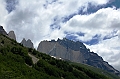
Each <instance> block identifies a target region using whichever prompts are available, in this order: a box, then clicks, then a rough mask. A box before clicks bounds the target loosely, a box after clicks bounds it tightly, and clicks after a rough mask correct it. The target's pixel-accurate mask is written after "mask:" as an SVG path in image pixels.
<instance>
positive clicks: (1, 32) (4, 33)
mask: <svg viewBox="0 0 120 79" xmlns="http://www.w3.org/2000/svg"><path fill="white" fill-rule="evenodd" d="M0 34H3V35H7V33H6V31H5V30H4V29H3V26H0Z"/></svg>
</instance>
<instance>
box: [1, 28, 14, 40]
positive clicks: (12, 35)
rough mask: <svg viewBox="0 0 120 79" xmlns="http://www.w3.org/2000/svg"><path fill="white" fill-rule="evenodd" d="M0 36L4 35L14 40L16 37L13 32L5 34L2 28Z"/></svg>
mask: <svg viewBox="0 0 120 79" xmlns="http://www.w3.org/2000/svg"><path fill="white" fill-rule="evenodd" d="M0 34H3V35H6V36H8V37H9V38H11V39H14V40H16V35H15V33H14V31H10V32H9V33H8V34H7V32H6V31H5V30H4V28H3V26H0Z"/></svg>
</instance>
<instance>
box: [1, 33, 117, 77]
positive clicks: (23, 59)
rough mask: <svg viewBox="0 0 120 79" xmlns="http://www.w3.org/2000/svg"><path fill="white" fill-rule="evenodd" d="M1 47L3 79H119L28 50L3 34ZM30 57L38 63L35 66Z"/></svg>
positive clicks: (101, 71) (103, 72) (97, 70)
mask: <svg viewBox="0 0 120 79" xmlns="http://www.w3.org/2000/svg"><path fill="white" fill-rule="evenodd" d="M0 43H1V44H0V60H1V63H0V79H17V78H19V79H119V77H117V76H115V75H113V74H110V73H108V72H105V71H103V70H100V69H97V68H94V67H90V66H87V65H82V64H80V63H78V64H77V63H72V62H67V61H64V60H58V59H55V58H52V57H50V56H49V55H46V54H43V53H40V52H38V51H36V50H35V49H31V48H26V47H24V46H23V45H21V44H20V43H17V42H16V41H15V40H12V39H10V38H9V37H8V36H6V35H3V34H0ZM29 54H31V55H34V56H35V57H37V58H38V59H39V61H38V62H36V64H35V63H34V62H33V61H32V59H31V56H29ZM31 67H32V68H31Z"/></svg>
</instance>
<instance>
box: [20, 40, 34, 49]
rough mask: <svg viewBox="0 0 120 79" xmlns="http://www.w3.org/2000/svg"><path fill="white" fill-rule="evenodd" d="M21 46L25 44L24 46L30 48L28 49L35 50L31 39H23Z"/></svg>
mask: <svg viewBox="0 0 120 79" xmlns="http://www.w3.org/2000/svg"><path fill="white" fill-rule="evenodd" d="M21 44H23V46H25V47H28V48H34V46H33V43H32V41H31V40H30V39H28V40H27V41H26V40H25V38H23V40H22V42H21Z"/></svg>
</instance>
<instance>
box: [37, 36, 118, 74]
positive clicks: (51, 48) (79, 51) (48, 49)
mask: <svg viewBox="0 0 120 79" xmlns="http://www.w3.org/2000/svg"><path fill="white" fill-rule="evenodd" d="M37 50H38V51H40V52H43V53H46V54H49V55H51V56H55V57H59V58H62V59H67V60H70V61H73V62H79V63H84V64H88V65H91V66H94V67H97V68H101V69H103V70H106V71H109V72H112V73H114V74H117V75H119V74H120V72H119V71H117V70H116V69H114V68H113V67H112V66H111V65H109V64H108V63H107V62H105V61H104V60H103V59H102V57H100V56H98V55H97V54H96V53H94V52H90V50H89V49H87V48H86V46H85V45H84V44H83V43H81V42H79V41H77V42H74V41H71V40H68V39H65V38H64V39H63V40H60V39H58V40H57V41H42V42H40V44H39V46H38V48H37Z"/></svg>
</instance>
